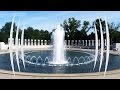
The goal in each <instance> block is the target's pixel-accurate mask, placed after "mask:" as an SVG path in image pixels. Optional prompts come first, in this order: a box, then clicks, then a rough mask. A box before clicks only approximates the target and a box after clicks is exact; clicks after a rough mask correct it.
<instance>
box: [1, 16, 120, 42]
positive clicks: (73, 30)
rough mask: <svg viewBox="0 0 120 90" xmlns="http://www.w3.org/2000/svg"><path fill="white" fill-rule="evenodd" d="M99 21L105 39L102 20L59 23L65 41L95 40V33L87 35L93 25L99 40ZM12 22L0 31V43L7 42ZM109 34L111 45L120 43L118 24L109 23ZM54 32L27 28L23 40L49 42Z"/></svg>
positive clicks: (68, 20) (73, 20)
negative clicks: (63, 31)
mask: <svg viewBox="0 0 120 90" xmlns="http://www.w3.org/2000/svg"><path fill="white" fill-rule="evenodd" d="M99 20H100V21H101V24H102V30H103V33H104V38H106V30H105V21H104V20H102V19H96V20H95V21H94V22H93V23H92V25H90V22H89V21H83V23H81V20H76V19H75V18H73V17H72V18H68V19H66V20H64V21H63V23H61V26H62V27H63V28H64V30H65V39H66V40H91V39H95V33H94V31H93V32H91V33H90V34H88V32H89V31H90V30H91V29H93V30H94V24H95V25H96V29H97V32H98V38H99V39H100V34H101V33H100V24H99ZM11 24H12V22H6V23H5V25H4V26H3V27H2V28H1V29H0V42H5V43H7V42H8V38H9V36H10V28H11ZM108 27H109V32H110V40H111V43H119V42H120V31H119V28H120V24H117V25H116V24H115V23H114V22H112V23H109V22H108ZM16 30H17V26H16V23H14V25H13V38H15V35H16ZM53 31H55V29H53V30H52V31H51V32H49V31H48V30H43V29H41V30H39V29H34V28H32V27H28V28H26V29H24V38H25V39H41V40H51V34H52V32H53ZM21 33H22V29H19V38H21Z"/></svg>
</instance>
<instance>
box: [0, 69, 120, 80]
mask: <svg viewBox="0 0 120 90" xmlns="http://www.w3.org/2000/svg"><path fill="white" fill-rule="evenodd" d="M0 79H120V70H113V71H107V73H106V76H105V78H104V76H103V72H100V73H79V74H38V73H24V72H16V74H15V76H14V75H13V73H12V71H5V70H0Z"/></svg>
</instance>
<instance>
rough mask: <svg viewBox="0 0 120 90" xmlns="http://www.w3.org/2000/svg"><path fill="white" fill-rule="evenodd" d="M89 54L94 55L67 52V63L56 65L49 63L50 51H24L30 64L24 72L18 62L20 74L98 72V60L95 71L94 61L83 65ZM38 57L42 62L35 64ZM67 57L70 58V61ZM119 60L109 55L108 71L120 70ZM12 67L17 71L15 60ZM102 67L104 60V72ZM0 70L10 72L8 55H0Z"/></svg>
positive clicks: (50, 59) (27, 63) (27, 64)
mask: <svg viewBox="0 0 120 90" xmlns="http://www.w3.org/2000/svg"><path fill="white" fill-rule="evenodd" d="M91 54H92V55H94V52H81V51H78V50H77V51H76V50H67V51H66V58H67V61H68V63H67V64H58V65H57V64H51V63H49V62H50V61H52V50H39V51H25V56H31V57H28V59H29V58H32V59H29V60H28V61H30V62H31V63H30V62H26V63H25V64H26V70H25V69H24V67H23V65H22V62H20V68H21V72H28V73H29V72H31V73H63V74H74V73H93V72H98V71H99V70H98V69H99V60H98V61H97V65H96V68H95V70H93V66H94V61H92V58H91V59H90V60H88V61H90V62H89V63H83V62H88V61H85V60H87V57H88V56H90V55H91ZM14 56H15V55H14ZM39 56H41V58H42V60H41V59H39V60H38V62H37V63H36V59H37V57H39ZM104 56H105V55H104ZM69 57H70V58H71V60H70V58H69ZM75 57H77V58H79V57H84V60H83V59H79V60H78V59H77V58H75ZM119 58H120V56H118V55H112V54H110V60H109V65H108V71H110V70H115V69H120V61H119ZM82 63H83V64H82ZM14 65H15V71H18V68H17V64H16V61H15V60H14ZM104 66H105V60H104V61H103V66H102V68H101V71H104ZM0 69H3V70H9V71H12V69H11V64H10V57H9V53H6V54H2V55H0Z"/></svg>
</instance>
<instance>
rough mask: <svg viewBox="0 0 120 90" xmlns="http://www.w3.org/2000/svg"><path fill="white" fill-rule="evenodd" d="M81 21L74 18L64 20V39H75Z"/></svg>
mask: <svg viewBox="0 0 120 90" xmlns="http://www.w3.org/2000/svg"><path fill="white" fill-rule="evenodd" d="M80 23H81V21H80V20H76V19H75V18H69V19H68V20H64V22H63V24H62V27H63V28H64V30H65V39H73V40H74V39H75V34H76V32H77V31H78V28H79V27H80V26H81V24H80Z"/></svg>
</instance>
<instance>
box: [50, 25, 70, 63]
mask: <svg viewBox="0 0 120 90" xmlns="http://www.w3.org/2000/svg"><path fill="white" fill-rule="evenodd" d="M52 35H53V61H52V62H50V63H51V64H67V63H68V62H67V61H66V56H65V43H64V36H65V32H64V30H63V28H62V27H61V26H60V24H59V25H58V27H57V29H56V30H55V31H54V32H53V34H52Z"/></svg>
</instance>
